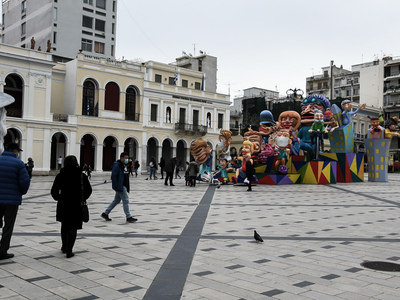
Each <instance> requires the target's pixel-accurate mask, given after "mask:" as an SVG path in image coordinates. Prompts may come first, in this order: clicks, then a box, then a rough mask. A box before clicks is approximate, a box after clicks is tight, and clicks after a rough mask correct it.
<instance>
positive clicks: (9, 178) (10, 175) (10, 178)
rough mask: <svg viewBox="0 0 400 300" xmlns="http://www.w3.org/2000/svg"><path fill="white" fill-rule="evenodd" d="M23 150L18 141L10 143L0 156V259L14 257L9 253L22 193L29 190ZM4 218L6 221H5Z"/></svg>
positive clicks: (29, 180)
mask: <svg viewBox="0 0 400 300" xmlns="http://www.w3.org/2000/svg"><path fill="white" fill-rule="evenodd" d="M21 151H22V150H21V149H20V148H19V146H18V144H16V143H9V144H7V145H6V146H5V151H4V152H3V153H2V155H1V156H0V228H3V230H2V234H1V240H0V260H3V259H8V258H12V257H14V254H12V253H8V252H7V251H8V249H9V248H10V242H11V237H12V234H13V231H14V224H15V220H16V218H17V213H18V208H19V206H20V205H21V203H22V195H25V194H26V193H27V192H28V189H29V185H30V182H31V179H30V178H29V175H28V172H27V171H26V167H25V164H24V163H23V162H22V161H21V160H20V159H19V156H20V152H21ZM3 219H4V223H3Z"/></svg>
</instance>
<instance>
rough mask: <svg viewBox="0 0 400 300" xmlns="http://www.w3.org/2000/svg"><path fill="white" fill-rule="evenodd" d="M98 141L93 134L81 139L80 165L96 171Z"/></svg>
mask: <svg viewBox="0 0 400 300" xmlns="http://www.w3.org/2000/svg"><path fill="white" fill-rule="evenodd" d="M96 144H97V143H96V139H95V138H94V137H93V136H92V135H91V134H85V135H84V136H83V137H82V139H81V157H80V165H81V166H83V165H88V166H91V167H92V169H94V167H95V165H94V162H95V153H96Z"/></svg>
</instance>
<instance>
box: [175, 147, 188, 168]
mask: <svg viewBox="0 0 400 300" xmlns="http://www.w3.org/2000/svg"><path fill="white" fill-rule="evenodd" d="M176 161H177V163H179V166H180V167H181V168H182V167H183V168H186V147H185V143H184V141H182V140H179V141H178V143H177V144H176Z"/></svg>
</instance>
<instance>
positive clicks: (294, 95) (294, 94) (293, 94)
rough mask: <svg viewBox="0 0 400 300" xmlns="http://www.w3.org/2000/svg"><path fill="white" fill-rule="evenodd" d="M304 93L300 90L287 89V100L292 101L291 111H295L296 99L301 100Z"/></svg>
mask: <svg viewBox="0 0 400 300" xmlns="http://www.w3.org/2000/svg"><path fill="white" fill-rule="evenodd" d="M303 94H304V91H303V90H302V89H296V88H294V89H288V90H287V91H286V95H287V98H288V99H292V100H293V110H296V101H297V99H298V98H300V99H303Z"/></svg>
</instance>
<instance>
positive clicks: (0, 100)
mask: <svg viewBox="0 0 400 300" xmlns="http://www.w3.org/2000/svg"><path fill="white" fill-rule="evenodd" d="M14 101H15V99H14V97H12V96H10V95H9V94H6V93H2V92H0V108H2V107H4V106H7V105H9V104H11V103H13V102H14Z"/></svg>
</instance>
